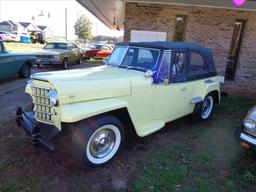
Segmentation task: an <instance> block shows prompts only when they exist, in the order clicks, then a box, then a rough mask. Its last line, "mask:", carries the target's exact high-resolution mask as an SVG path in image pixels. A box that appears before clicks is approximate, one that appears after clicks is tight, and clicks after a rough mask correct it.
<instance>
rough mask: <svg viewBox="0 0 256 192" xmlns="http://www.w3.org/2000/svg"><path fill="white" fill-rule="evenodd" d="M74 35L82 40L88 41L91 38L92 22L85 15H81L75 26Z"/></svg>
mask: <svg viewBox="0 0 256 192" xmlns="http://www.w3.org/2000/svg"><path fill="white" fill-rule="evenodd" d="M74 27H75V34H76V35H77V36H78V37H79V38H80V39H83V40H86V41H88V40H90V39H91V37H92V22H91V21H90V20H89V19H88V18H87V17H86V15H82V16H81V17H80V18H79V19H78V20H77V21H76V24H75V26H74Z"/></svg>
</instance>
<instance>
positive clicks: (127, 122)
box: [63, 107, 138, 136]
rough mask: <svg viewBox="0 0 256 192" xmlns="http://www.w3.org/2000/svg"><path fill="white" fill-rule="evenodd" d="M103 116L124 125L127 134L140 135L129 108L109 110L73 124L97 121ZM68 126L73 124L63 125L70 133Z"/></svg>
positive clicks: (64, 129)
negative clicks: (110, 117)
mask: <svg viewBox="0 0 256 192" xmlns="http://www.w3.org/2000/svg"><path fill="white" fill-rule="evenodd" d="M102 116H114V117H116V118H117V119H118V120H119V121H120V122H121V123H122V124H123V127H124V130H125V134H128V135H132V136H134V135H138V133H137V131H136V128H135V126H134V122H133V121H132V118H131V116H130V113H129V111H128V109H127V107H121V108H117V109H113V110H109V111H106V112H104V113H100V114H97V115H93V116H89V117H86V118H84V119H81V120H79V121H76V122H73V123H78V122H81V121H88V120H89V119H93V118H96V119H97V118H99V117H102ZM68 124H72V123H63V131H65V132H66V131H67V132H68V130H67V128H68V127H69V126H67V125H68Z"/></svg>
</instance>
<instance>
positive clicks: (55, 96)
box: [47, 89, 58, 106]
mask: <svg viewBox="0 0 256 192" xmlns="http://www.w3.org/2000/svg"><path fill="white" fill-rule="evenodd" d="M47 96H48V97H49V98H50V104H51V105H52V106H57V105H58V94H57V91H56V90H55V89H52V90H50V91H49V93H48V94H47Z"/></svg>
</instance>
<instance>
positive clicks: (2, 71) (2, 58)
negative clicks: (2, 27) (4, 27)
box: [0, 41, 35, 80]
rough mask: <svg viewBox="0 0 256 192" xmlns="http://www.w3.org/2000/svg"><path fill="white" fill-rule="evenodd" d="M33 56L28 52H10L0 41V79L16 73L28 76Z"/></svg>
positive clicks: (23, 76) (20, 75)
mask: <svg viewBox="0 0 256 192" xmlns="http://www.w3.org/2000/svg"><path fill="white" fill-rule="evenodd" d="M34 63H35V56H34V55H32V54H28V53H10V52H8V51H7V50H6V48H5V46H4V44H3V42H1V41H0V80H2V79H5V78H8V77H12V76H15V75H18V76H19V77H20V78H29V77H30V74H31V67H32V66H33V65H34Z"/></svg>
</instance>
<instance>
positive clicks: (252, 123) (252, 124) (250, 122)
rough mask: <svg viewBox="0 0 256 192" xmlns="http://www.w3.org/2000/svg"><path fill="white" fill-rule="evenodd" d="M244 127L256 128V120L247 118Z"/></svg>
mask: <svg viewBox="0 0 256 192" xmlns="http://www.w3.org/2000/svg"><path fill="white" fill-rule="evenodd" d="M244 127H245V128H246V129H248V130H252V129H255V128H256V124H255V121H254V120H252V119H247V118H246V119H245V120H244Z"/></svg>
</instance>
